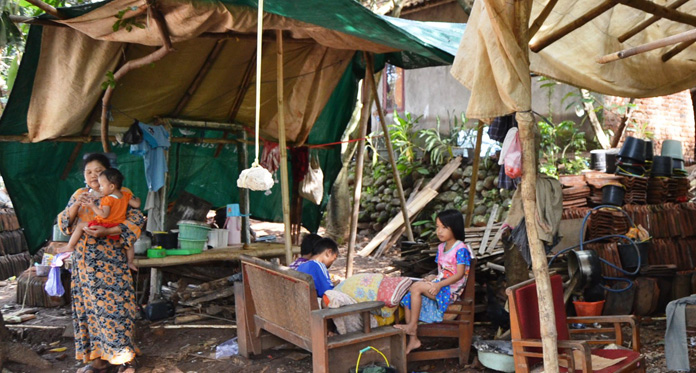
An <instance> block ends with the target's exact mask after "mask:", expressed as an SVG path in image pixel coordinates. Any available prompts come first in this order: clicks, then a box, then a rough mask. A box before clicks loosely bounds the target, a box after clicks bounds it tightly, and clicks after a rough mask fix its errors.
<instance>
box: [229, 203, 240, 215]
mask: <svg viewBox="0 0 696 373" xmlns="http://www.w3.org/2000/svg"><path fill="white" fill-rule="evenodd" d="M233 216H242V213H241V212H240V210H239V204H238V203H230V204H229V205H227V217H228V218H231V217H233Z"/></svg>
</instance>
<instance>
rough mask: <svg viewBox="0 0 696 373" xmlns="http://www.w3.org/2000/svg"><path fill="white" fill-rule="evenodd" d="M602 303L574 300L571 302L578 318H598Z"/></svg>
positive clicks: (601, 301)
mask: <svg viewBox="0 0 696 373" xmlns="http://www.w3.org/2000/svg"><path fill="white" fill-rule="evenodd" d="M604 302H605V301H603V300H600V301H599V302H581V301H578V300H576V301H573V306H575V313H577V314H578V316H600V315H601V314H602V310H603V309H604Z"/></svg>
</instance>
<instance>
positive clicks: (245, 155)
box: [237, 130, 251, 245]
mask: <svg viewBox="0 0 696 373" xmlns="http://www.w3.org/2000/svg"><path fill="white" fill-rule="evenodd" d="M239 136H240V140H242V142H240V143H239V144H237V157H238V162H237V164H238V167H239V169H240V170H243V169H244V168H246V167H247V165H248V164H249V149H248V148H247V144H246V143H245V142H246V132H244V131H243V130H242V131H239ZM239 211H240V213H241V214H242V243H243V244H245V245H248V244H250V243H251V225H250V224H249V215H250V212H249V189H248V188H239Z"/></svg>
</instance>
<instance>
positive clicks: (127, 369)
mask: <svg viewBox="0 0 696 373" xmlns="http://www.w3.org/2000/svg"><path fill="white" fill-rule="evenodd" d="M135 368H136V364H135V361H131V362H130V363H125V364H122V365H121V366H120V367H119V368H118V373H135Z"/></svg>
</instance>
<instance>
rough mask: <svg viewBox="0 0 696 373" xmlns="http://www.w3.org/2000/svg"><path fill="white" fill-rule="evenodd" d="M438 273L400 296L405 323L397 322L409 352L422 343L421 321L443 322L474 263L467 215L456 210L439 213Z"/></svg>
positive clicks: (417, 283) (414, 285)
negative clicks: (466, 229)
mask: <svg viewBox="0 0 696 373" xmlns="http://www.w3.org/2000/svg"><path fill="white" fill-rule="evenodd" d="M436 223H437V231H436V232H437V238H438V239H439V240H440V242H442V243H441V244H440V245H438V247H437V256H436V257H435V262H436V263H437V272H438V274H437V277H436V278H435V280H433V281H432V282H430V281H427V280H424V281H418V282H415V283H414V284H413V285H411V290H410V291H409V293H408V294H406V296H404V298H403V299H402V300H401V305H402V306H404V308H405V316H406V324H399V325H395V327H397V328H399V329H403V330H404V331H405V332H406V334H408V336H409V339H408V344H407V346H406V353H407V354H408V353H409V352H411V351H412V350H414V349H417V348H418V347H420V346H421V342H420V340H419V339H418V336H417V335H416V329H417V327H418V321H419V320H420V321H422V322H425V323H436V322H441V321H442V317H443V315H444V313H445V310H446V309H447V307H448V306H449V305H450V304H451V303H452V302H453V301H454V300H456V299H457V297H459V293H460V292H461V290H462V289H463V288H464V286H465V285H466V279H467V277H468V274H469V265H470V263H471V252H470V249H469V247H468V246H467V245H466V244H465V243H464V219H463V217H462V214H461V213H460V212H459V211H457V210H445V211H442V212H440V214H438V215H437V219H436Z"/></svg>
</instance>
